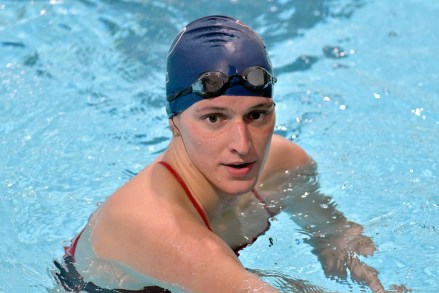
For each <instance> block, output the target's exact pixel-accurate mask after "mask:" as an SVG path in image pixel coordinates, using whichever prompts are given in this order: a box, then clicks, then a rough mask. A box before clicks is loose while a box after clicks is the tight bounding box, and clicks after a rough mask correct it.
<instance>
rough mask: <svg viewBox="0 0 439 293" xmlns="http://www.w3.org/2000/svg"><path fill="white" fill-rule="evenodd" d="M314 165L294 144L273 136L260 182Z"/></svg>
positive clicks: (302, 150)
mask: <svg viewBox="0 0 439 293" xmlns="http://www.w3.org/2000/svg"><path fill="white" fill-rule="evenodd" d="M312 165H314V162H313V160H312V158H311V157H310V156H309V155H308V154H307V153H306V151H305V150H304V149H302V148H301V147H300V146H299V145H297V144H296V143H294V142H292V141H290V140H288V139H286V138H284V137H282V136H279V135H276V134H274V135H273V137H272V139H271V145H270V150H269V153H268V156H267V160H266V162H265V166H264V169H263V172H262V174H261V177H260V182H262V181H264V180H265V179H267V178H268V177H270V176H271V175H274V174H275V173H277V172H281V171H285V170H291V169H298V170H299V169H302V168H309V167H310V166H312Z"/></svg>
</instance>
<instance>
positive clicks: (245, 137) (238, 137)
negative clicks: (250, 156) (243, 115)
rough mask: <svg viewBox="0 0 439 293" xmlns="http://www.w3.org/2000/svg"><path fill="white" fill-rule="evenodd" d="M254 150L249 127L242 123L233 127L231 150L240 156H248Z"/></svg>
mask: <svg viewBox="0 0 439 293" xmlns="http://www.w3.org/2000/svg"><path fill="white" fill-rule="evenodd" d="M251 148H252V143H251V139H250V133H249V131H248V127H247V125H246V124H245V123H244V122H242V121H240V122H236V123H234V124H233V125H232V126H231V133H230V142H229V149H230V150H231V151H232V152H236V153H238V154H240V155H246V154H247V153H248V152H249V151H250V149H251Z"/></svg>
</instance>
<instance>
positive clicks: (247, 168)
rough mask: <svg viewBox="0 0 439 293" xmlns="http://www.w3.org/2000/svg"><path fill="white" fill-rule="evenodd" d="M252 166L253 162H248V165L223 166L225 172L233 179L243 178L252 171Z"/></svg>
mask: <svg viewBox="0 0 439 293" xmlns="http://www.w3.org/2000/svg"><path fill="white" fill-rule="evenodd" d="M254 165H255V162H250V163H237V164H224V167H225V168H226V170H227V172H228V173H229V174H230V175H232V176H233V177H243V176H245V175H247V174H249V173H250V172H251V171H252V169H253V166H254Z"/></svg>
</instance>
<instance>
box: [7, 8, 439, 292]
mask: <svg viewBox="0 0 439 293" xmlns="http://www.w3.org/2000/svg"><path fill="white" fill-rule="evenodd" d="M191 3H193V1H171V0H168V1H134V0H133V1H117V2H116V1H104V0H101V1H98V0H82V1H55V0H52V1H43V0H41V1H4V0H3V1H0V162H1V165H0V166H1V167H0V231H1V232H2V237H1V238H0V291H1V292H46V291H48V290H50V289H51V288H53V287H54V281H53V278H52V275H51V271H52V270H53V269H54V267H53V265H52V261H53V260H54V259H57V258H60V257H61V256H62V255H63V249H62V246H63V244H64V243H66V242H68V240H69V239H71V238H72V237H73V236H74V235H75V234H76V233H77V232H78V231H79V230H80V229H81V228H82V227H83V225H84V223H85V222H86V220H87V218H88V216H89V215H90V213H91V212H92V211H94V210H95V209H96V207H97V205H98V204H99V203H100V202H102V201H104V200H105V198H106V197H107V196H108V195H109V194H111V193H112V191H114V190H115V189H116V188H117V187H118V186H120V185H121V184H123V183H124V182H125V181H127V180H128V179H129V178H130V177H131V176H132V175H133V174H134V173H136V172H138V171H139V170H141V169H142V168H143V167H144V166H145V165H146V164H148V163H149V162H150V161H151V160H152V159H153V158H154V157H155V156H156V155H157V154H159V153H160V152H162V151H163V150H164V149H165V148H166V145H167V142H168V140H169V138H170V135H171V134H170V131H169V130H168V128H167V120H166V114H165V110H164V105H165V104H164V98H163V96H164V76H165V74H164V60H165V57H166V52H167V49H168V46H169V44H170V43H171V41H172V39H173V37H174V35H175V34H176V33H177V32H178V31H179V29H180V28H181V27H182V26H183V25H184V24H186V23H187V22H189V21H191V20H193V19H195V18H198V17H201V16H204V15H206V14H228V15H231V16H234V17H236V18H239V19H241V20H242V21H243V22H244V23H247V24H249V25H250V26H252V27H254V28H255V29H256V30H257V31H258V32H259V33H260V34H261V35H262V36H263V38H264V39H265V40H266V43H267V45H268V47H269V50H270V54H271V57H272V61H273V65H274V67H275V73H276V76H277V77H278V80H279V82H278V84H277V86H276V89H275V96H276V97H275V99H276V103H277V107H276V110H277V117H278V120H277V126H276V132H277V133H279V134H281V135H283V136H285V137H287V138H289V139H292V140H294V141H296V142H297V143H298V144H300V145H301V146H302V147H303V148H305V149H306V150H307V151H308V152H309V154H310V155H311V156H312V157H313V158H314V159H315V160H316V161H317V163H318V165H319V180H320V184H321V186H322V189H321V191H322V192H323V193H325V194H328V195H332V196H333V198H334V201H335V202H336V203H337V206H338V209H339V210H340V211H342V212H343V213H344V214H345V215H346V216H347V217H348V218H349V219H351V220H354V221H356V222H358V223H360V224H362V225H363V226H364V227H365V233H366V234H367V235H369V236H371V237H372V238H373V239H374V241H375V243H376V245H377V247H378V251H377V252H376V254H375V255H374V256H373V257H372V258H368V259H364V261H365V262H366V263H368V264H369V265H371V266H373V267H375V268H376V269H378V271H379V272H380V278H381V280H382V281H383V283H384V284H385V286H386V287H388V288H389V287H390V285H391V284H405V285H406V286H407V287H409V288H412V289H413V292H438V291H439V280H438V279H439V253H438V248H439V232H438V229H439V227H438V223H439V192H438V190H439V183H438V182H439V180H438V174H439V166H438V159H439V103H438V102H439V62H438V61H437V60H436V59H437V58H436V57H437V55H438V52H439V30H438V26H437V20H436V18H437V15H438V13H439V2H438V1H427V0H403V1H390V0H384V1H378V0H369V1H367V0H337V1H329V0H326V1H325V0H313V1H311V0H307V1H299V0H295V1H288V0H267V1H239V0H234V1H207V0H206V1H200V0H198V1H197V2H196V4H191ZM270 237H271V238H272V239H273V245H269V243H270V242H269V238H270ZM241 260H242V262H243V263H244V265H245V266H246V267H248V268H252V269H263V270H266V271H272V272H273V273H274V275H280V274H283V275H284V276H286V277H288V278H292V279H300V280H305V281H308V282H310V283H312V284H314V285H317V286H320V287H323V288H326V289H330V290H337V291H338V292H368V291H367V290H366V289H364V288H363V287H361V286H359V285H358V284H354V283H352V282H351V281H348V282H344V283H340V282H337V281H335V280H330V279H327V278H325V277H324V275H323V272H322V269H321V267H320V264H319V263H318V261H317V259H316V257H315V256H314V255H313V254H312V253H311V248H310V247H309V246H308V245H307V244H305V243H303V235H302V234H300V233H299V231H298V227H297V226H295V224H293V223H292V222H291V221H289V219H288V217H287V216H286V215H284V214H280V215H279V216H278V217H277V218H276V219H275V220H274V221H273V222H272V229H271V230H270V231H269V232H268V233H267V234H266V235H264V236H263V237H261V238H260V239H258V241H257V242H256V243H255V244H253V245H252V246H250V247H248V248H247V249H246V250H245V251H244V252H243V253H242V255H241ZM267 281H269V282H272V284H274V285H276V284H278V283H279V282H280V280H279V279H276V278H274V277H273V278H270V277H267Z"/></svg>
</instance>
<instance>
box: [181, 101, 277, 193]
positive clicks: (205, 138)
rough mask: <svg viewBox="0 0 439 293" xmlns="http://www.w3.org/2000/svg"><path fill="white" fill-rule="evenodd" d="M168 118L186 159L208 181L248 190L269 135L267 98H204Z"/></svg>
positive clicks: (271, 125)
mask: <svg viewBox="0 0 439 293" xmlns="http://www.w3.org/2000/svg"><path fill="white" fill-rule="evenodd" d="M173 119H174V123H175V125H176V126H177V128H178V129H179V131H180V134H181V136H182V139H183V142H184V146H185V148H186V151H187V153H188V156H189V158H190V160H191V162H192V163H193V164H194V165H195V167H196V168H197V169H198V170H199V171H200V172H201V173H202V174H203V175H204V176H205V177H206V178H207V179H208V180H209V181H210V182H211V183H213V184H214V185H215V186H216V187H217V188H219V189H220V190H222V191H223V192H225V193H227V194H237V195H238V194H243V193H246V192H249V191H251V190H252V189H253V187H254V186H255V185H256V182H257V180H258V177H259V174H260V171H261V170H262V167H263V165H264V162H265V159H266V157H267V153H268V150H269V147H270V142H271V136H272V134H273V129H274V124H275V111H274V102H273V100H272V99H270V98H262V97H253V96H220V97H216V98H213V99H205V100H203V101H200V102H197V103H195V104H193V105H192V106H191V107H189V108H188V109H186V110H185V111H184V112H182V113H181V114H180V115H177V116H175V117H174V118H173Z"/></svg>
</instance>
